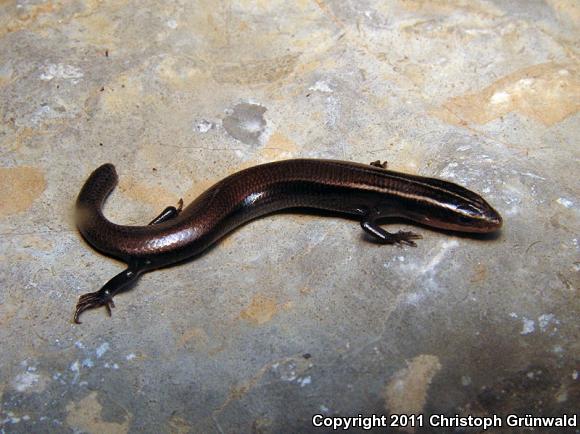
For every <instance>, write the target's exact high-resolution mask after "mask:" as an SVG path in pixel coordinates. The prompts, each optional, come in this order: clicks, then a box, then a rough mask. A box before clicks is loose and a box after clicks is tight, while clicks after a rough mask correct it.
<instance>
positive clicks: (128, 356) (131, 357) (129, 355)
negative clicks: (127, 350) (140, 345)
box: [125, 353, 137, 360]
mask: <svg viewBox="0 0 580 434" xmlns="http://www.w3.org/2000/svg"><path fill="white" fill-rule="evenodd" d="M135 357H137V356H136V355H135V354H134V353H131V354H127V356H126V357H125V359H127V360H133V359H134V358H135Z"/></svg>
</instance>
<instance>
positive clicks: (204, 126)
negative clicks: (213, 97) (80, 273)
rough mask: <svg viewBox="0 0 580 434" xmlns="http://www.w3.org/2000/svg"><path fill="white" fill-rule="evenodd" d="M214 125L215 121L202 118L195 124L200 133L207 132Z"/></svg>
mask: <svg viewBox="0 0 580 434" xmlns="http://www.w3.org/2000/svg"><path fill="white" fill-rule="evenodd" d="M212 127H213V123H212V122H210V121H206V120H202V121H200V122H198V123H197V124H196V125H195V129H196V130H197V131H198V132H199V133H207V132H208V131H209V130H211V129H212Z"/></svg>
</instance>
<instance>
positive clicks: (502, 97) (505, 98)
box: [489, 92, 512, 104]
mask: <svg viewBox="0 0 580 434" xmlns="http://www.w3.org/2000/svg"><path fill="white" fill-rule="evenodd" d="M511 99H512V97H511V95H510V94H509V93H507V92H496V93H494V94H493V95H492V96H491V98H490V100H489V102H491V103H492V104H505V103H508V102H510V100H511Z"/></svg>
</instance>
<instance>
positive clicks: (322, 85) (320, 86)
mask: <svg viewBox="0 0 580 434" xmlns="http://www.w3.org/2000/svg"><path fill="white" fill-rule="evenodd" d="M308 90H312V91H315V92H316V91H318V92H324V93H332V92H333V90H332V88H331V87H330V85H329V84H328V83H327V82H326V81H323V80H318V81H317V82H316V83H314V85H312V86H310V87H309V88H308Z"/></svg>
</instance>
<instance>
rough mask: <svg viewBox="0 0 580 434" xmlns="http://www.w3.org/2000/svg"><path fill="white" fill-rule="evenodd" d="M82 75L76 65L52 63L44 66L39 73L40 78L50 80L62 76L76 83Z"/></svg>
mask: <svg viewBox="0 0 580 434" xmlns="http://www.w3.org/2000/svg"><path fill="white" fill-rule="evenodd" d="M83 76H84V74H83V72H82V71H81V69H80V68H77V67H76V66H72V65H65V64H63V63H58V64H54V63H52V64H50V65H48V66H46V67H45V68H44V71H43V72H42V74H40V79H41V80H44V81H50V80H52V79H54V78H62V79H64V80H71V81H72V82H73V83H77V82H78V81H79V80H80V79H81V78H83Z"/></svg>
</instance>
